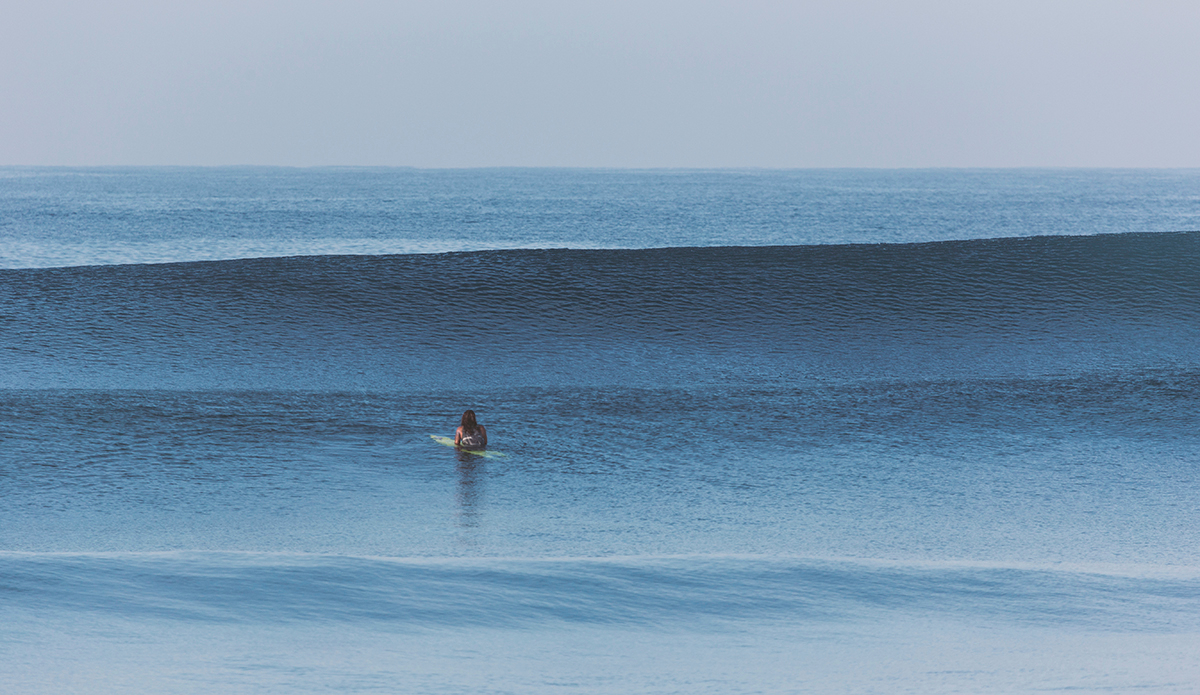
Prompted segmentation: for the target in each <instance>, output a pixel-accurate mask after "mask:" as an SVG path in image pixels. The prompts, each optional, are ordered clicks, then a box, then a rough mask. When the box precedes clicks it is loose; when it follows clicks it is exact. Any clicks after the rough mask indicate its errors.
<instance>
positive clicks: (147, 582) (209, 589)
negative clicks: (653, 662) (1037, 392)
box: [0, 552, 1200, 631]
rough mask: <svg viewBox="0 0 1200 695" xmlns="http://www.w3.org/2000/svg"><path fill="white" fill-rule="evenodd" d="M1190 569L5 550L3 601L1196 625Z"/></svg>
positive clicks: (645, 620)
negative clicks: (927, 617) (898, 617)
mask: <svg viewBox="0 0 1200 695" xmlns="http://www.w3.org/2000/svg"><path fill="white" fill-rule="evenodd" d="M1197 590H1200V576H1198V575H1197V574H1196V572H1195V571H1194V570H1189V569H1185V568H1157V567H1139V566H1131V567H1126V568H1120V569H1118V570H1116V571H1113V570H1111V569H1104V568H1082V569H1080V568H1065V569H1064V568H1059V567H1036V566H1020V565H996V564H981V565H970V564H955V563H926V564H899V563H883V562H860V561H849V560H817V559H808V558H763V557H729V556H711V557H706V556H700V557H695V556H693V557H631V558H585V559H571V558H551V559H496V558H476V559H438V558H402V559H393V558H371V557H346V556H329V555H291V554H265V553H219V552H217V553H201V552H179V553H151V554H136V553H113V554H104V553H91V554H87V553H84V554H64V555H60V554H25V553H0V610H3V611H4V612H6V613H9V614H10V615H11V614H12V613H13V612H18V613H19V612H29V613H35V614H43V615H44V614H46V613H47V612H50V611H69V612H78V611H84V612H93V613H103V614H109V615H114V616H118V617H127V618H138V619H145V618H162V619H168V620H179V621H201V622H222V623H239V622H245V623H287V622H294V621H325V622H327V621H334V622H339V621H345V622H352V623H358V622H362V621H373V622H378V623H383V624H388V625H392V626H395V627H402V628H457V627H500V628H505V627H529V626H536V625H547V624H558V625H562V624H605V625H637V626H643V627H671V626H673V625H675V626H692V627H694V626H698V625H705V624H708V625H719V624H728V623H747V622H748V623H765V624H806V623H807V624H812V623H831V622H837V623H854V622H859V621H871V620H876V619H879V618H882V617H886V616H889V615H891V616H896V615H914V614H916V615H927V616H942V617H951V618H959V619H964V620H966V621H969V622H972V623H979V622H985V623H986V622H992V623H1014V622H1015V623H1020V624H1024V625H1030V626H1062V625H1064V624H1071V625H1075V626H1078V627H1082V628H1099V629H1104V630H1108V631H1123V630H1133V631H1139V630H1159V631H1192V630H1196V629H1198V628H1200V605H1198V604H1197V603H1196V601H1195V599H1194V597H1195V596H1196V592H1197Z"/></svg>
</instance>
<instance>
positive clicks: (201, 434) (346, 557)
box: [0, 167, 1200, 693]
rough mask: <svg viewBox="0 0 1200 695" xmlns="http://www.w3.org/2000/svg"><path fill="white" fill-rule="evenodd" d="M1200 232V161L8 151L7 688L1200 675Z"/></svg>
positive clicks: (3, 226) (1081, 682)
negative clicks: (620, 165)
mask: <svg viewBox="0 0 1200 695" xmlns="http://www.w3.org/2000/svg"><path fill="white" fill-rule="evenodd" d="M1196 230H1200V171H1197V170H928V171H920V170H899V171H884V170H862V171H858V170H844V171H843V170H816V171H763V170H747V171H738V170H729V171H653V170H651V171H621V170H552V169H549V170H540V169H511V170H510V169H494V170H447V171H427V170H415V169H369V168H368V169H354V168H346V169H283V168H209V169H205V168H198V169H192V168H97V169H87V168H20V167H8V168H0V498H2V499H3V504H0V691H3V692H5V693H63V692H88V693H90V692H121V693H162V692H172V693H218V692H219V693H271V692H279V693H295V692H313V693H342V692H364V691H372V692H397V693H465V692H470V693H552V692H553V693H561V692H575V693H629V692H636V693H964V692H970V693H1013V692H1035V691H1039V692H1040V691H1070V692H1079V693H1134V692H1136V693H1192V692H1197V691H1200V231H1196ZM467 408H471V409H473V410H475V412H476V413H478V416H479V420H480V422H481V423H482V424H484V425H485V426H486V427H487V428H488V435H489V445H490V447H491V449H493V450H495V451H498V452H501V453H502V454H504V455H503V456H501V457H490V458H483V457H480V456H475V455H472V454H469V453H464V452H457V451H455V450H453V449H450V448H447V447H444V446H440V445H439V444H437V443H436V442H434V441H432V440H431V439H430V435H452V434H453V432H454V429H455V427H456V426H457V424H458V421H459V417H460V415H461V414H462V412H463V411H464V410H465V409H467Z"/></svg>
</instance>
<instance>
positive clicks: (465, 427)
mask: <svg viewBox="0 0 1200 695" xmlns="http://www.w3.org/2000/svg"><path fill="white" fill-rule="evenodd" d="M454 446H460V447H462V448H464V449H483V448H485V447H486V446H487V430H485V429H484V428H483V425H481V424H479V423H478V422H475V411H474V410H468V411H466V412H465V413H463V415H462V423H461V424H459V426H458V431H456V432H455V433H454Z"/></svg>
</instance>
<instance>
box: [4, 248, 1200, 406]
mask: <svg viewBox="0 0 1200 695" xmlns="http://www.w3.org/2000/svg"><path fill="white" fill-rule="evenodd" d="M1198 344H1200V232H1186V233H1160V234H1122V235H1104V236H1092V237H1035V238H1021V239H999V240H988V241H963V242H936V243H924V244H902V245H852V246H787V247H725V248H671V249H652V250H507V251H486V252H471V253H450V254H435V255H406V256H368V257H362V256H351V257H347V256H317V257H299V258H274V259H257V260H241V261H221V262H197V263H181V264H165V265H137V266H104V267H78V268H56V269H36V270H4V271H0V349H2V350H3V351H4V354H5V355H6V360H8V361H9V362H10V365H11V368H10V369H9V370H7V373H6V374H5V375H4V376H2V377H0V386H4V387H10V388H12V387H39V388H40V387H99V388H108V387H114V386H135V387H160V388H170V387H176V386H183V387H189V388H207V387H212V388H224V387H231V386H249V387H263V388H277V387H278V388H317V389H323V388H349V389H354V388H385V389H394V388H401V389H403V388H434V387H438V386H439V385H440V386H441V387H442V388H444V387H445V386H446V382H447V380H449V381H451V382H453V383H456V384H458V385H459V386H461V387H463V388H475V387H481V386H501V385H513V384H518V385H560V384H614V383H615V384H634V383H636V384H668V385H669V384H674V383H696V382H697V381H699V382H712V381H714V380H715V381H721V382H724V383H727V382H729V381H730V380H734V381H742V382H745V381H750V382H753V381H755V380H767V381H774V382H778V381H779V380H780V379H782V380H783V381H784V382H788V381H789V380H793V381H796V380H798V381H802V382H803V381H813V380H822V379H824V380H828V379H893V378H900V379H913V378H933V377H964V376H979V377H998V376H1022V375H1046V374H1079V373H1081V372H1086V371H1089V370H1090V371H1104V370H1114V369H1115V370H1127V369H1155V368H1175V369H1177V368H1192V367H1195V366H1196V365H1197V356H1198V355H1197V351H1196V347H1195V346H1196V345H1198Z"/></svg>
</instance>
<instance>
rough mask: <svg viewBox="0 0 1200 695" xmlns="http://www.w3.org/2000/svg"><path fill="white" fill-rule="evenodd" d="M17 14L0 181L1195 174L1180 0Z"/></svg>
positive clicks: (19, 8)
mask: <svg viewBox="0 0 1200 695" xmlns="http://www.w3.org/2000/svg"><path fill="white" fill-rule="evenodd" d="M5 5H6V6H5V10H4V13H3V15H4V20H3V22H0V165H243V164H249V165H285V166H323V165H344V166H356V165H359V166H380V165H382V166H415V167H432V168H440V167H490V166H556V167H629V168H653V167H686V168H719V167H769V168H775V167H780V168H793V167H794V168H808V167H1025V166H1032V167H1047V166H1048V167H1197V166H1200V128H1197V126H1196V122H1197V120H1198V116H1197V115H1198V114H1200V40H1197V37H1198V36H1200V2H1194V1H1190V0H1189V1H1176V2H1170V1H1163V2H1159V1H1156V0H1138V1H1135V2H1115V1H1108V0H1036V1H1028V0H1004V1H995V2H972V1H970V0H958V1H949V0H947V1H945V2H924V1H920V0H916V1H911V0H906V1H905V2H896V1H894V0H842V1H839V2H796V1H793V2H785V1H782V0H779V1H775V2H758V1H756V0H740V1H738V2H732V1H730V2H726V1H709V0H690V1H686V2H685V1H683V0H664V1H662V2H654V1H653V0H640V1H627V0H603V1H602V2H594V1H592V0H569V1H560V2H549V1H540V0H518V1H513V2H487V1H483V0H437V1H426V0H416V1H413V2H403V1H400V2H397V1H392V2H385V1H384V0H337V1H336V2H333V1H325V0H287V1H286V2H284V1H277V0H205V1H204V2H191V3H177V2H162V0H112V1H104V0H90V1H84V0H39V2H36V3H35V2H26V3H20V2H16V1H15V0H10V2H6V3H5Z"/></svg>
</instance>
